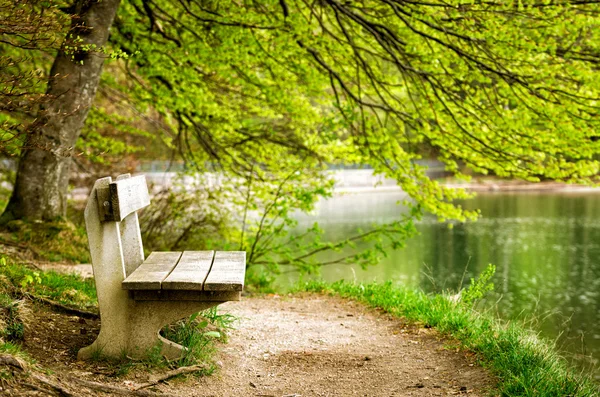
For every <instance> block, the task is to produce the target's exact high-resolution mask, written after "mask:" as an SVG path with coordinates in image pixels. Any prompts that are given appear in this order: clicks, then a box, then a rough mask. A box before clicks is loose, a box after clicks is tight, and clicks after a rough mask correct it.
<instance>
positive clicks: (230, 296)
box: [132, 290, 242, 302]
mask: <svg viewBox="0 0 600 397" xmlns="http://www.w3.org/2000/svg"><path fill="white" fill-rule="evenodd" d="M132 292H133V299H135V300H136V301H198V302H227V301H239V300H240V297H241V295H242V293H241V292H239V291H182V290H160V291H144V290H136V291H132Z"/></svg>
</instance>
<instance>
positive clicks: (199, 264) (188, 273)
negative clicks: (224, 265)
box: [161, 251, 215, 291]
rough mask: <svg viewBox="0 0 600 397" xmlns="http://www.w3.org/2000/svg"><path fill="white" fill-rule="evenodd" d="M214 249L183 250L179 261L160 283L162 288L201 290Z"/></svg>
mask: <svg viewBox="0 0 600 397" xmlns="http://www.w3.org/2000/svg"><path fill="white" fill-rule="evenodd" d="M214 255H215V251H184V252H183V255H182V256H181V259H180V260H179V263H178V264H177V266H176V267H175V269H173V271H172V272H171V274H169V277H167V278H166V279H165V280H164V281H163V282H162V284H161V286H162V289H163V290H192V291H202V285H203V284H204V280H205V279H206V276H207V275H208V271H209V270H210V266H211V265H212V261H213V256H214Z"/></svg>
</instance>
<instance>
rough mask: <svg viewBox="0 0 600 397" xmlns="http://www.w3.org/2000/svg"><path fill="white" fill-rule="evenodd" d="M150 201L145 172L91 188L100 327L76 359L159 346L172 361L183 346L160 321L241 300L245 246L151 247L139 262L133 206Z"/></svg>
mask: <svg viewBox="0 0 600 397" xmlns="http://www.w3.org/2000/svg"><path fill="white" fill-rule="evenodd" d="M149 204H150V196H149V194H148V187H147V184H146V178H145V177H144V176H143V175H142V176H135V177H131V176H130V175H129V174H126V175H120V176H119V177H118V178H117V179H116V180H115V181H114V182H113V181H112V179H111V178H110V177H106V178H101V179H98V180H97V181H96V183H95V184H94V187H93V188H92V191H91V192H90V196H89V199H88V202H87V205H86V208H85V224H86V230H87V235H88V240H89V246H90V254H91V258H92V267H93V271H94V279H95V282H96V291H97V294H98V306H99V309H100V320H101V327H100V334H99V335H98V337H97V339H96V340H95V341H94V343H92V344H91V345H90V346H87V347H84V348H82V349H80V350H79V352H78V354H77V358H78V359H82V360H83V359H87V358H90V357H92V356H94V355H97V354H99V355H102V356H108V357H117V358H118V357H123V355H127V356H129V357H142V356H144V355H146V354H147V353H148V352H149V351H150V350H151V349H153V348H155V347H156V346H157V345H160V348H161V354H162V355H163V356H165V357H166V358H168V359H171V360H172V359H177V358H179V357H181V355H182V354H183V352H184V348H183V347H182V346H180V345H178V344H176V343H174V342H172V341H169V340H167V339H165V338H163V337H162V336H161V335H160V334H159V331H160V329H161V328H162V327H163V326H165V325H167V324H169V323H172V322H174V321H176V320H179V319H181V318H184V317H187V316H190V315H192V314H193V313H196V312H198V311H201V310H204V309H208V308H210V307H213V306H216V305H218V304H220V303H223V302H227V301H234V300H239V299H240V295H241V291H242V289H243V287H244V275H245V271H246V253H245V252H243V251H228V252H225V251H217V252H215V251H184V252H153V253H151V254H150V255H149V256H148V258H147V259H144V248H143V245H142V238H141V234H140V225H139V221H138V216H137V211H138V210H139V209H141V208H144V207H145V206H147V205H149Z"/></svg>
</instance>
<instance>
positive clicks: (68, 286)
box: [0, 256, 98, 309]
mask: <svg viewBox="0 0 600 397" xmlns="http://www.w3.org/2000/svg"><path fill="white" fill-rule="evenodd" d="M2 281H5V282H9V283H10V284H11V285H13V287H15V288H18V289H20V290H21V291H23V292H29V293H31V294H33V295H36V296H40V297H44V298H48V299H52V300H54V301H57V302H59V303H62V304H64V305H69V306H73V307H77V308H82V309H89V308H95V307H97V305H98V303H97V302H98V299H97V296H96V287H95V285H94V280H93V279H84V278H82V277H81V276H79V275H76V274H62V273H56V272H54V271H48V272H44V271H37V270H33V269H31V268H29V267H27V266H25V265H22V264H19V263H15V262H12V261H11V260H10V258H7V257H5V256H0V282H2Z"/></svg>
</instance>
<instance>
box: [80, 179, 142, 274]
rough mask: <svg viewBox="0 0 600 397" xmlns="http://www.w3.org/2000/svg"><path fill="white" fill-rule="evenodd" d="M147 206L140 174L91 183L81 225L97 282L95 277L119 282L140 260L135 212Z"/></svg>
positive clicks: (139, 234) (139, 242)
mask: <svg viewBox="0 0 600 397" xmlns="http://www.w3.org/2000/svg"><path fill="white" fill-rule="evenodd" d="M149 204H150V196H149V194H148V186H147V184H146V177H145V176H143V175H140V176H135V177H131V176H130V175H129V174H125V175H120V176H119V177H117V179H116V180H115V181H112V178H110V177H106V178H101V179H98V180H97V181H96V183H95V184H94V187H93V188H92V191H91V192H90V196H89V199H88V202H87V205H86V208H85V224H86V229H87V234H88V240H89V244H90V254H91V257H92V264H93V267H94V277H95V278H96V280H97V281H96V282H97V283H98V280H99V276H100V278H101V279H107V278H110V279H111V282H112V280H113V279H115V280H116V279H119V282H121V281H123V279H124V278H125V277H127V276H128V275H129V274H131V273H132V272H133V271H134V270H135V269H137V267H138V266H139V265H140V264H142V262H143V261H144V247H143V245H142V237H141V233H140V225H139V221H138V216H137V211H138V210H139V209H141V208H144V207H146V206H147V205H149ZM101 274H105V276H106V277H102V276H101ZM107 281H108V280H107Z"/></svg>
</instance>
